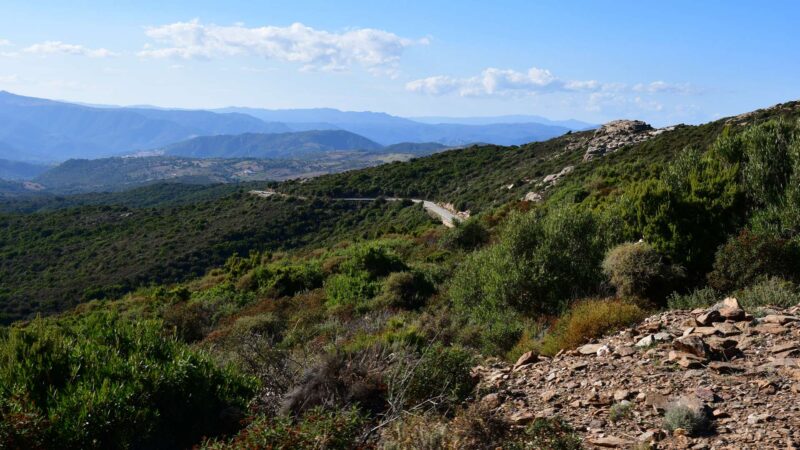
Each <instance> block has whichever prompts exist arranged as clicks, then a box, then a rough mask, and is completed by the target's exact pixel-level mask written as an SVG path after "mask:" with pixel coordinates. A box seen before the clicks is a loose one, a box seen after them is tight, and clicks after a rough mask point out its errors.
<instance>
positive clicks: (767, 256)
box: [708, 229, 800, 292]
mask: <svg viewBox="0 0 800 450" xmlns="http://www.w3.org/2000/svg"><path fill="white" fill-rule="evenodd" d="M798 270H800V249H798V247H797V245H796V244H795V243H793V242H791V241H788V240H786V239H782V238H779V237H775V236H771V235H762V234H756V233H753V232H752V231H750V230H747V229H745V230H742V232H741V233H740V234H739V235H738V236H736V237H734V238H731V239H729V240H728V242H727V243H726V244H725V245H724V246H722V247H721V248H720V249H719V250H718V251H717V255H716V258H715V260H714V271H713V272H711V273H710V274H709V275H708V281H709V284H711V286H713V287H714V288H716V289H717V290H719V291H722V292H731V291H733V290H736V289H741V288H743V287H745V286H749V285H751V284H753V283H754V282H757V281H759V280H760V279H764V278H767V277H770V276H778V277H784V278H793V277H795V276H797V275H798Z"/></svg>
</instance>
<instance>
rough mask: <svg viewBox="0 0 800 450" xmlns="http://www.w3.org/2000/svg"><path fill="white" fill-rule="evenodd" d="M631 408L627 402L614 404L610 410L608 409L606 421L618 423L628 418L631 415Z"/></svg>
mask: <svg viewBox="0 0 800 450" xmlns="http://www.w3.org/2000/svg"><path fill="white" fill-rule="evenodd" d="M631 408H632V405H631V402H628V401H622V402H620V403H614V404H613V405H611V408H609V409H608V420H610V421H612V422H619V421H622V420H625V419H627V418H629V417H630V416H631V414H632V412H631Z"/></svg>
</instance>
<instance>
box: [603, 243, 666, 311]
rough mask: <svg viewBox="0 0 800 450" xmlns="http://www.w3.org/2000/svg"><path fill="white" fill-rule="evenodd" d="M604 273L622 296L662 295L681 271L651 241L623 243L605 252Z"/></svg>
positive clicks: (644, 296) (657, 296) (661, 296)
mask: <svg viewBox="0 0 800 450" xmlns="http://www.w3.org/2000/svg"><path fill="white" fill-rule="evenodd" d="M603 272H604V273H605V274H606V276H608V277H609V279H610V281H611V284H612V285H613V286H614V287H615V288H616V289H617V295H618V296H620V297H638V298H651V299H654V298H662V299H663V295H665V292H664V291H666V289H667V285H669V284H670V283H671V281H672V280H673V279H675V278H677V277H679V276H680V275H681V274H682V270H681V269H680V268H678V267H674V266H671V265H669V264H666V263H665V262H664V260H663V258H662V257H661V255H660V254H659V253H658V252H657V251H656V250H655V249H654V248H653V247H652V246H651V245H650V244H648V243H646V242H636V243H631V242H629V243H625V244H620V245H618V246H616V247H614V248H612V249H611V250H609V251H608V253H607V254H606V257H605V259H604V260H603Z"/></svg>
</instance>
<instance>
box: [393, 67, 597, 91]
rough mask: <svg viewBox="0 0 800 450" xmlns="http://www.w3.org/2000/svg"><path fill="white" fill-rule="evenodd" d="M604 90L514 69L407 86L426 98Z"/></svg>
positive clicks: (424, 80) (593, 83)
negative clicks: (451, 94)
mask: <svg viewBox="0 0 800 450" xmlns="http://www.w3.org/2000/svg"><path fill="white" fill-rule="evenodd" d="M602 88H603V85H602V84H601V83H599V82H597V81H594V80H569V81H565V80H561V79H559V78H557V77H556V76H555V75H553V74H552V73H551V72H550V71H549V70H546V69H540V68H538V67H531V68H530V69H528V70H527V71H526V72H520V71H516V70H512V69H497V68H494V67H490V68H487V69H484V70H483V71H482V72H481V73H480V75H477V76H474V77H469V78H454V77H450V76H446V75H438V76H433V77H428V78H422V79H419V80H413V81H410V82H408V83H406V89H407V90H409V91H411V92H417V93H420V94H427V95H445V94H450V93H453V92H457V93H458V94H459V95H461V96H463V97H473V96H491V95H519V94H536V93H547V92H593V91H598V90H600V89H602Z"/></svg>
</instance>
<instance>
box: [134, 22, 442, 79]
mask: <svg viewBox="0 0 800 450" xmlns="http://www.w3.org/2000/svg"><path fill="white" fill-rule="evenodd" d="M146 34H147V36H148V37H150V38H151V39H153V40H154V41H156V42H157V43H160V44H163V46H153V45H146V46H145V48H144V50H142V51H141V52H139V55H140V56H143V57H149V58H180V59H211V58H217V57H225V56H243V55H254V56H260V57H263V58H267V59H275V60H280V61H288V62H294V63H298V64H302V65H303V68H304V69H322V70H343V69H346V68H349V67H351V66H354V65H360V66H363V67H366V68H369V69H379V68H382V67H383V68H385V67H392V66H394V65H396V64H397V62H398V61H399V59H400V57H401V56H402V54H403V52H404V50H405V49H406V48H407V47H409V46H411V45H415V44H416V45H424V44H426V43H427V42H428V40H427V39H420V40H417V41H414V40H411V39H406V38H402V37H400V36H397V35H396V34H394V33H390V32H388V31H383V30H377V29H372V28H359V29H352V30H347V31H344V32H341V33H334V32H329V31H325V30H317V29H314V28H311V27H308V26H306V25H303V24H302V23H294V24H292V25H290V26H288V27H277V26H264V27H258V28H248V27H246V26H244V25H242V24H235V25H232V26H219V25H213V24H212V25H205V24H202V23H200V21H199V20H197V19H195V20H192V21H190V22H177V23H173V24H169V25H163V26H158V27H150V28H147V30H146Z"/></svg>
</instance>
